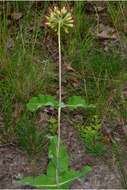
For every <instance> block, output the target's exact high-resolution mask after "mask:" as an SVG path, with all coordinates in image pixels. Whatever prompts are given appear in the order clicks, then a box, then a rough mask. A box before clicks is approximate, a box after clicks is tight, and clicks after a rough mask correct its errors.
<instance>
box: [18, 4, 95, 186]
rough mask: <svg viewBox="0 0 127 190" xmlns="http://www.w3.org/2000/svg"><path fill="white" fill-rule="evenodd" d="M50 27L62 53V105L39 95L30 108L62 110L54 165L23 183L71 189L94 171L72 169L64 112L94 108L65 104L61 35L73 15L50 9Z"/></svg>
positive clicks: (72, 101) (77, 101)
mask: <svg viewBox="0 0 127 190" xmlns="http://www.w3.org/2000/svg"><path fill="white" fill-rule="evenodd" d="M46 25H47V26H48V27H50V28H51V29H52V30H54V31H55V32H56V33H57V36H58V51H59V101H57V100H55V99H54V97H52V96H50V95H38V96H37V97H33V98H31V99H30V101H29V102H28V104H27V108H28V110H29V111H31V112H34V111H37V110H38V109H39V108H41V107H45V106H52V107H54V108H56V109H57V110H58V136H57V137H56V136H54V137H52V138H50V142H51V144H50V147H49V158H50V162H49V165H48V168H47V175H42V176H38V177H35V178H34V179H33V178H32V177H26V178H24V179H22V180H21V182H22V183H25V184H30V185H33V186H36V187H37V188H50V189H51V188H55V189H56V188H58V189H59V188H61V187H62V188H68V185H69V184H70V183H71V182H72V181H73V180H75V179H77V178H79V177H82V176H84V175H85V174H86V173H87V172H89V171H90V170H91V168H90V167H89V166H85V167H84V168H83V169H82V171H80V172H76V171H74V170H71V169H69V167H68V165H69V164H68V156H67V151H66V148H65V146H64V145H63V144H61V131H60V128H61V109H62V108H64V107H68V108H70V109H76V108H78V107H82V108H85V109H86V108H91V107H93V105H88V104H87V103H86V101H85V100H84V99H82V98H81V97H80V96H72V97H69V99H68V101H67V103H66V104H65V103H63V102H62V98H61V88H62V79H61V78H62V77H61V73H62V64H61V31H64V32H65V33H68V32H69V28H72V27H73V18H72V15H71V13H70V12H68V10H67V9H66V8H65V7H63V8H62V9H59V8H58V7H54V8H53V9H49V15H48V16H46Z"/></svg>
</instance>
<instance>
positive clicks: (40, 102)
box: [27, 95, 58, 112]
mask: <svg viewBox="0 0 127 190" xmlns="http://www.w3.org/2000/svg"><path fill="white" fill-rule="evenodd" d="M45 106H51V107H55V108H56V107H57V106H58V102H57V101H56V100H55V99H54V97H52V96H48V95H39V96H37V97H33V98H31V99H30V100H29V102H28V104H27V109H28V110H29V111H31V112H33V111H36V110H38V109H39V108H41V107H45Z"/></svg>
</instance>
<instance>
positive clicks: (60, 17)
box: [46, 7, 73, 184]
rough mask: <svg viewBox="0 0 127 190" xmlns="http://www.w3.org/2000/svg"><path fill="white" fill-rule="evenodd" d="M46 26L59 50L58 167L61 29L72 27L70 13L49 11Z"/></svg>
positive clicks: (58, 145) (63, 10)
mask: <svg viewBox="0 0 127 190" xmlns="http://www.w3.org/2000/svg"><path fill="white" fill-rule="evenodd" d="M46 19H47V22H46V25H47V26H49V27H51V29H53V30H54V31H55V32H57V35H58V49H59V106H58V143H57V162H58V163H57V166H59V150H60V122H61V103H62V102H61V87H62V83H61V81H62V80H61V78H62V77H61V70H62V66H61V35H60V34H61V29H63V30H64V31H65V32H66V33H68V28H69V27H73V19H72V16H71V13H70V12H68V11H67V9H66V8H65V7H63V8H62V9H61V10H59V9H58V7H54V9H53V10H52V9H50V10H49V16H46ZM58 178H59V174H58V169H57V168H56V182H57V184H59V179H58Z"/></svg>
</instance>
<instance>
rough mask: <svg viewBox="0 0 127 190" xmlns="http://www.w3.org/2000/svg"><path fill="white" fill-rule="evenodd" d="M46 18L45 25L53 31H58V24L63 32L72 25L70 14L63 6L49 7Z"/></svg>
mask: <svg viewBox="0 0 127 190" xmlns="http://www.w3.org/2000/svg"><path fill="white" fill-rule="evenodd" d="M46 19H47V22H46V25H47V26H49V27H50V28H51V29H53V30H54V31H58V25H59V24H60V27H61V28H62V29H63V30H64V31H65V32H68V29H69V28H71V27H73V18H72V15H71V13H70V12H68V10H67V9H66V8H65V7H63V8H62V9H59V8H58V7H54V8H53V9H50V10H49V15H48V16H46Z"/></svg>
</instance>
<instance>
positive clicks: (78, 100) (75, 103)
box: [67, 96, 95, 109]
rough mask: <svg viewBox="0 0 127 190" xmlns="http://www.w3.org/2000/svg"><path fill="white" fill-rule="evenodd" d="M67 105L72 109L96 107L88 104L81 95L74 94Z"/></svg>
mask: <svg viewBox="0 0 127 190" xmlns="http://www.w3.org/2000/svg"><path fill="white" fill-rule="evenodd" d="M67 107H69V108H70V109H76V108H78V107H82V108H85V109H88V108H94V107H95V106H94V105H92V104H87V103H86V101H85V100H84V99H83V98H82V97H81V96H72V97H70V98H69V99H68V102H67Z"/></svg>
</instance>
